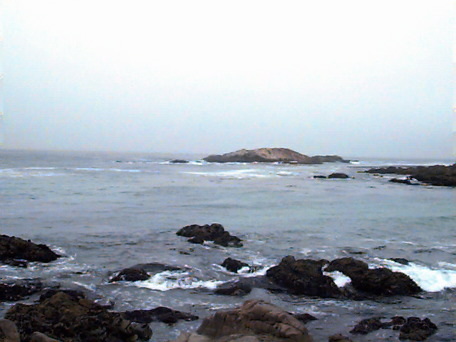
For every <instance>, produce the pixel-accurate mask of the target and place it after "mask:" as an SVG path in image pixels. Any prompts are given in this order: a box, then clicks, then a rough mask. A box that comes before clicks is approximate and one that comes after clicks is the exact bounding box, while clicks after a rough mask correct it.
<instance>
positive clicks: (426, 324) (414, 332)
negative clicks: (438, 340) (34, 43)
mask: <svg viewBox="0 0 456 342" xmlns="http://www.w3.org/2000/svg"><path fill="white" fill-rule="evenodd" d="M436 331H437V326H436V325H435V324H434V323H432V322H431V320H430V319H429V318H425V319H423V320H421V319H419V318H418V317H409V318H407V322H406V323H405V324H404V325H403V326H402V327H401V330H400V334H399V339H400V340H412V341H424V340H425V339H427V338H428V337H429V336H431V335H432V334H434V333H435V332H436Z"/></svg>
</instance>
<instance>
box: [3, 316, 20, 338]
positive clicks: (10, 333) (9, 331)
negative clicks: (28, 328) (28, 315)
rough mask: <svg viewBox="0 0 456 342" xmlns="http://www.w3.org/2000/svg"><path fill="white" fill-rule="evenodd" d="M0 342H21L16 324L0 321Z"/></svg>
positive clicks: (4, 320)
mask: <svg viewBox="0 0 456 342" xmlns="http://www.w3.org/2000/svg"><path fill="white" fill-rule="evenodd" d="M0 341H1V342H21V340H20V336H19V332H18V331H17V327H16V324H14V322H12V321H10V320H8V319H0Z"/></svg>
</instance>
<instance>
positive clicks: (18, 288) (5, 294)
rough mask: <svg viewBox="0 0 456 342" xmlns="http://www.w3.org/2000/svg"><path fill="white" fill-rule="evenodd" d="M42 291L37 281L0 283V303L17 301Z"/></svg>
mask: <svg viewBox="0 0 456 342" xmlns="http://www.w3.org/2000/svg"><path fill="white" fill-rule="evenodd" d="M42 289H43V283H42V282H41V280H38V279H22V280H17V281H15V282H11V281H10V282H4V283H0V301H17V300H21V299H23V298H25V297H28V296H30V295H32V294H34V293H37V292H39V291H41V290H42Z"/></svg>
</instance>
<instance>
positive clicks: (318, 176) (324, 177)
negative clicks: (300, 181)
mask: <svg viewBox="0 0 456 342" xmlns="http://www.w3.org/2000/svg"><path fill="white" fill-rule="evenodd" d="M313 178H316V179H326V178H328V177H326V176H322V175H316V176H313Z"/></svg>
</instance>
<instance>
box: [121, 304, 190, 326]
mask: <svg viewBox="0 0 456 342" xmlns="http://www.w3.org/2000/svg"><path fill="white" fill-rule="evenodd" d="M121 314H122V317H124V318H125V319H128V320H130V321H132V322H137V323H151V322H156V321H159V322H163V323H167V324H174V323H176V322H177V321H179V320H184V321H195V320H197V319H198V318H199V317H198V316H195V315H192V314H190V313H187V312H181V311H177V310H173V309H170V308H166V307H163V306H159V307H157V308H155V309H151V310H134V311H126V312H123V313H121Z"/></svg>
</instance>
